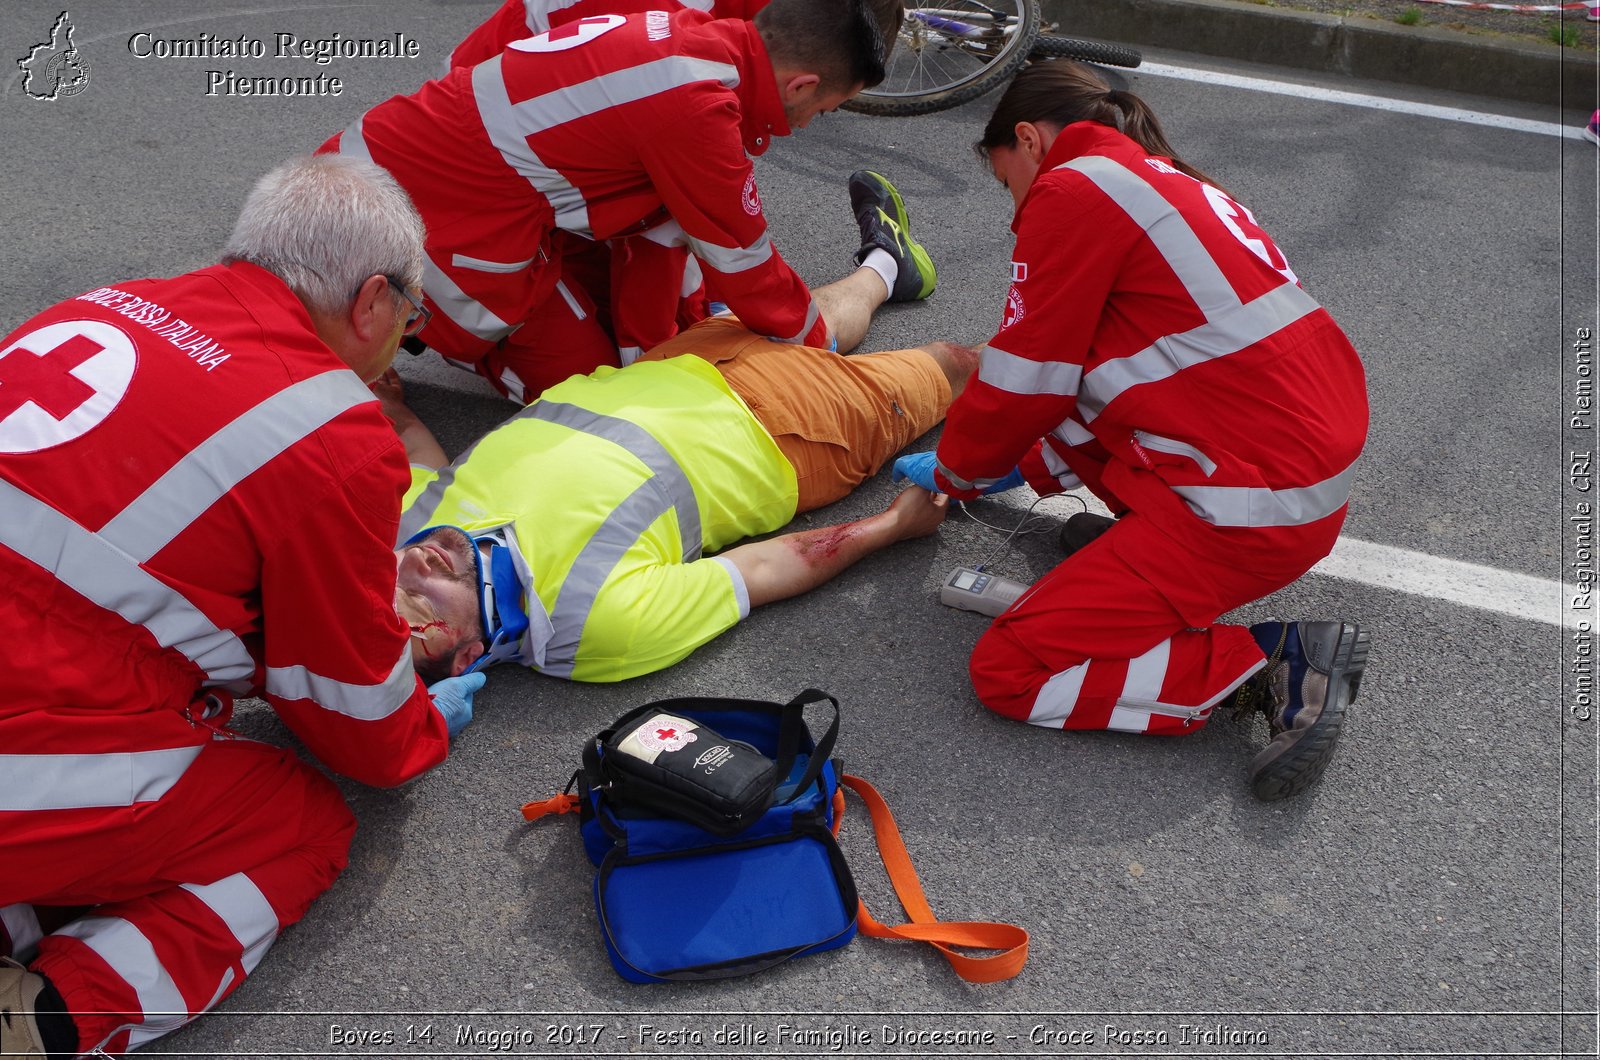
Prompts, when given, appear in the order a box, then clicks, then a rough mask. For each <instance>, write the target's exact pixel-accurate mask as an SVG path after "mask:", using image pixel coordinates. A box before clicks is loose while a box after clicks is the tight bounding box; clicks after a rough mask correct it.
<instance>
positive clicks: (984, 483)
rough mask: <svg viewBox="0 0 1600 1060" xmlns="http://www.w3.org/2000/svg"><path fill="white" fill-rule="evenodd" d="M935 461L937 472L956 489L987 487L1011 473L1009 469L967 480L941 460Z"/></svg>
mask: <svg viewBox="0 0 1600 1060" xmlns="http://www.w3.org/2000/svg"><path fill="white" fill-rule="evenodd" d="M935 463H937V464H938V466H939V473H940V474H942V475H943V476H944V477H945V479H946V481H948V482H949V483H950V485H952V486H954V487H955V488H956V489H958V490H981V489H988V488H989V487H990V486H993V485H994V484H995V483H996V482H999V481H1000V479H1003V478H1005V477H1006V475H1009V474H1011V472H1010V471H1007V472H1006V474H1005V475H1000V476H998V477H997V478H975V479H973V480H972V481H970V482H969V481H967V480H966V479H964V478H961V477H959V476H958V475H956V474H954V473H953V472H952V471H951V470H950V469H949V468H947V467H945V466H944V464H943V463H942V462H939V461H937V460H936V461H935Z"/></svg>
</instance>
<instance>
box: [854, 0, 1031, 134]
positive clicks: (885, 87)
mask: <svg viewBox="0 0 1600 1060" xmlns="http://www.w3.org/2000/svg"><path fill="white" fill-rule="evenodd" d="M961 2H963V0H930V2H929V3H927V4H921V3H916V2H912V3H908V4H907V5H906V7H907V18H906V23H907V26H909V27H910V31H909V32H908V30H907V29H904V28H903V29H902V30H901V33H900V37H899V39H897V40H896V42H895V49H894V52H893V53H891V55H890V56H889V64H888V65H889V69H888V71H887V73H886V74H885V76H884V79H883V82H882V83H881V84H879V85H877V86H876V87H874V88H870V89H867V90H865V91H863V92H861V93H860V94H859V95H857V96H856V97H855V98H853V99H851V100H849V101H847V102H846V103H844V104H843V107H844V109H845V110H852V111H855V112H856V113H858V114H872V115H876V116H878V117H889V118H906V117H911V116H913V115H917V114H931V113H933V112H934V111H940V110H948V109H949V108H951V107H958V106H960V105H961V104H963V103H966V102H968V101H970V100H974V99H977V98H978V97H979V96H982V95H986V94H987V93H989V92H992V91H994V90H995V89H996V88H999V87H1000V86H1001V85H1003V84H1005V83H1006V82H1007V81H1008V80H1010V78H1011V75H1012V74H1013V73H1015V72H1016V70H1017V68H1018V67H1020V66H1021V65H1022V64H1023V63H1025V62H1027V61H1028V56H1029V54H1030V53H1031V52H1032V51H1033V50H1034V44H1035V43H1036V41H1037V40H1038V38H1039V22H1040V19H1039V5H1038V3H1037V0H1015V3H1016V6H1017V13H1016V16H1015V17H1016V18H1017V19H1018V22H1017V26H1016V29H1015V30H1014V31H1012V32H1011V33H1009V34H1008V35H1006V39H1005V41H1004V43H1003V44H1002V45H1001V46H1000V47H999V48H998V49H997V50H996V52H995V54H994V56H993V57H992V58H989V59H987V60H986V61H985V60H982V59H978V60H977V61H978V63H979V65H978V66H977V68H976V69H973V70H972V71H971V72H970V73H967V74H965V75H960V74H951V75H949V76H946V75H945V74H944V73H943V72H942V71H939V72H935V73H933V74H929V73H928V66H929V65H930V64H928V63H927V62H925V60H924V56H923V49H925V48H926V47H927V45H926V44H924V45H921V46H917V45H916V44H915V43H914V37H915V31H916V26H914V25H912V22H913V19H912V16H911V14H910V12H911V10H912V9H916V8H922V7H925V6H926V7H931V6H933V4H934V3H938V4H940V6H941V9H944V10H948V9H949V5H950V4H952V3H961ZM913 47H917V48H918V50H917V51H916V52H914V53H913V52H910V51H909V49H911V48H913ZM941 50H951V49H941ZM954 50H958V51H963V49H954ZM967 54H970V53H967ZM958 69H959V67H958ZM941 79H942V80H941Z"/></svg>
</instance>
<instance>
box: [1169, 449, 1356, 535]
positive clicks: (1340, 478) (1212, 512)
mask: <svg viewBox="0 0 1600 1060" xmlns="http://www.w3.org/2000/svg"><path fill="white" fill-rule="evenodd" d="M1355 473H1356V466H1355V465H1354V464H1351V465H1350V466H1349V467H1347V468H1345V469H1344V470H1343V471H1341V472H1339V473H1338V474H1337V475H1334V476H1333V477H1332V478H1326V479H1323V480H1322V481H1321V482H1318V483H1315V484H1313V485H1310V486H1299V487H1296V488H1293V489H1282V490H1275V489H1268V488H1267V487H1265V486H1174V487H1172V492H1174V493H1176V494H1177V495H1178V496H1180V497H1182V498H1183V500H1184V503H1185V504H1187V505H1188V506H1189V507H1190V508H1191V509H1192V510H1193V511H1194V513H1195V514H1196V515H1198V516H1199V517H1200V518H1202V519H1204V520H1205V521H1206V522H1208V523H1211V524H1212V525H1214V526H1304V525H1305V524H1307V523H1314V522H1316V521H1317V520H1318V519H1325V518H1327V517H1328V516H1330V515H1332V514H1333V513H1334V512H1336V511H1338V510H1339V509H1340V508H1343V507H1344V505H1345V502H1347V501H1348V500H1349V499H1350V483H1351V481H1352V480H1353V479H1354V478H1355Z"/></svg>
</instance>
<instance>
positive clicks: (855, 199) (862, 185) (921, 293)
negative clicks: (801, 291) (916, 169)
mask: <svg viewBox="0 0 1600 1060" xmlns="http://www.w3.org/2000/svg"><path fill="white" fill-rule="evenodd" d="M850 209H851V211H852V212H854V213H855V215H856V223H857V224H859V225H860V226H861V249H860V250H859V251H857V252H856V257H855V262H856V264H857V265H860V264H861V262H862V261H863V260H865V259H866V256H867V255H868V254H869V253H870V252H872V251H873V250H883V251H887V252H888V253H889V255H890V256H891V257H893V258H894V260H895V264H896V265H898V266H899V268H900V274H899V275H898V276H897V277H896V278H895V281H894V290H892V291H890V292H889V301H891V302H913V301H916V300H917V299H919V298H926V297H928V296H929V295H930V294H932V293H933V288H934V285H935V284H936V283H938V281H939V276H938V273H937V272H935V271H934V268H933V259H932V258H930V257H928V252H927V251H926V250H924V249H923V247H922V244H921V243H918V242H917V241H916V240H914V239H912V238H911V232H910V224H911V217H910V215H909V214H907V213H906V204H905V200H903V199H901V198H900V192H899V191H897V190H896V189H895V186H894V185H893V184H891V183H889V178H888V177H885V176H883V175H882V174H880V173H874V172H872V171H871V170H867V169H860V170H857V171H856V172H854V173H852V174H850Z"/></svg>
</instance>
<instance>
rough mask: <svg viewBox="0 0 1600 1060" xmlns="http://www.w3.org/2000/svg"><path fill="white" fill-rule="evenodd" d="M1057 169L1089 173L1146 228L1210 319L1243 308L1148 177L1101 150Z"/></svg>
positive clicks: (1136, 222) (1193, 234) (1125, 210)
mask: <svg viewBox="0 0 1600 1060" xmlns="http://www.w3.org/2000/svg"><path fill="white" fill-rule="evenodd" d="M1056 168H1058V169H1071V170H1075V171H1077V172H1079V173H1081V174H1083V175H1084V176H1085V177H1088V178H1089V179H1090V180H1091V181H1093V182H1094V185H1095V187H1097V188H1099V189H1100V190H1101V191H1103V192H1105V194H1106V195H1107V196H1109V197H1110V199H1111V200H1112V201H1113V202H1115V203H1116V204H1117V205H1118V206H1120V207H1121V208H1122V210H1123V212H1124V213H1126V214H1127V215H1128V217H1129V218H1130V219H1132V221H1133V223H1134V224H1136V225H1138V226H1139V227H1140V228H1142V229H1144V233H1145V235H1146V236H1148V237H1149V239H1150V242H1152V243H1154V244H1155V247H1156V249H1157V250H1159V251H1160V252H1161V256H1162V257H1164V258H1166V259H1167V264H1168V265H1169V266H1171V268H1172V271H1173V272H1175V273H1177V276H1178V279H1179V280H1180V281H1181V282H1182V283H1183V285H1184V287H1186V288H1188V289H1189V295H1190V297H1192V298H1193V299H1194V300H1195V304H1196V305H1198V306H1199V307H1200V312H1202V313H1204V314H1205V315H1206V317H1207V318H1208V319H1209V318H1210V317H1211V316H1212V315H1213V314H1215V313H1219V312H1223V311H1226V310H1228V309H1233V308H1237V307H1238V305H1239V296H1238V294H1237V293H1235V292H1234V289H1233V285H1232V284H1230V283H1229V282H1228V278H1227V277H1226V276H1224V275H1223V273H1222V269H1221V268H1219V267H1218V265H1217V263H1216V260H1215V259H1213V258H1212V257H1211V254H1210V252H1209V251H1207V250H1206V248H1205V244H1204V243H1202V242H1200V237H1199V236H1197V235H1195V232H1194V229H1193V228H1190V227H1189V222H1188V221H1186V220H1184V217H1183V215H1182V214H1181V213H1179V212H1178V208H1177V207H1176V206H1174V205H1172V203H1170V202H1168V201H1167V200H1166V198H1165V197H1164V196H1162V194H1161V193H1160V192H1159V191H1156V189H1155V188H1153V187H1151V186H1150V183H1149V182H1148V181H1146V180H1144V179H1143V178H1142V177H1140V176H1139V175H1138V174H1137V173H1135V172H1134V171H1133V170H1130V169H1128V168H1127V167H1126V166H1124V165H1122V164H1121V163H1120V162H1114V161H1112V160H1111V159H1109V158H1103V157H1100V156H1097V155H1088V156H1085V157H1082V158H1074V159H1073V160H1072V161H1070V162H1066V163H1064V164H1062V165H1060V166H1058V167H1056Z"/></svg>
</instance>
